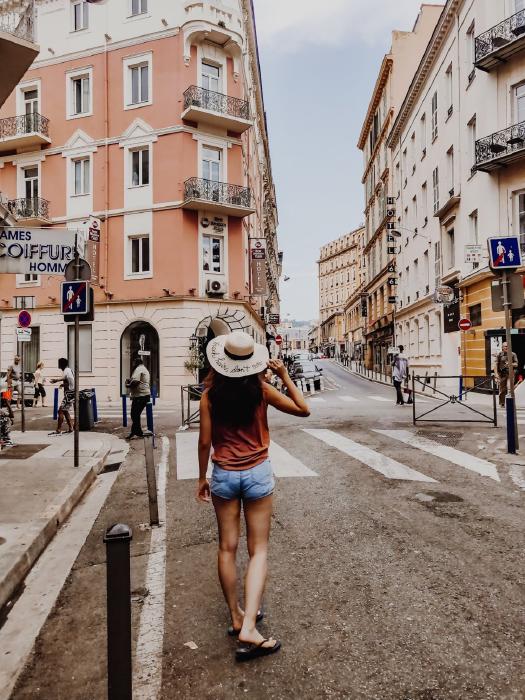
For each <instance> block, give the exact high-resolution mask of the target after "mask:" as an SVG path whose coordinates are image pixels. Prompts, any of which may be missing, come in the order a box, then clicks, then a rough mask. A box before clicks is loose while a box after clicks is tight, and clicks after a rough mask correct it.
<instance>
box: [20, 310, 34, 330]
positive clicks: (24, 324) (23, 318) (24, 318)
mask: <svg viewBox="0 0 525 700" xmlns="http://www.w3.org/2000/svg"><path fill="white" fill-rule="evenodd" d="M18 325H19V326H20V328H29V326H30V325H31V314H30V313H29V311H25V310H24V311H21V312H20V313H19V314H18Z"/></svg>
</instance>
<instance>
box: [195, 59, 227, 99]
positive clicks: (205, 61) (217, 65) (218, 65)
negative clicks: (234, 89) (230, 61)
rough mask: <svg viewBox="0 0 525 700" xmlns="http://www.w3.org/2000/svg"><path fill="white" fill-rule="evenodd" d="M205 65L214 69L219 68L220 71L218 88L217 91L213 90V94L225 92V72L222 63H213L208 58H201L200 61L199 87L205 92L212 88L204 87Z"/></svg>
mask: <svg viewBox="0 0 525 700" xmlns="http://www.w3.org/2000/svg"><path fill="white" fill-rule="evenodd" d="M204 65H208V66H212V67H213V68H217V70H218V71H219V78H218V87H217V90H212V92H220V93H222V92H223V89H222V85H223V75H224V70H223V68H224V67H223V66H222V64H221V63H218V62H217V61H213V60H211V59H210V58H207V57H206V56H202V57H201V61H200V74H199V86H200V87H202V88H203V89H205V90H209V89H210V88H205V87H204V75H203V72H204Z"/></svg>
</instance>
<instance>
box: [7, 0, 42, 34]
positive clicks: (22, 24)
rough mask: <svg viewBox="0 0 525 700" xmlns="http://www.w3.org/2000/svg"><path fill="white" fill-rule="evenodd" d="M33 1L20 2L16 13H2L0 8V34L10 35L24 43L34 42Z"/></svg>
mask: <svg viewBox="0 0 525 700" xmlns="http://www.w3.org/2000/svg"><path fill="white" fill-rule="evenodd" d="M34 13H35V3H34V0H25V1H24V2H22V0H21V1H20V9H19V10H18V11H13V10H12V11H10V12H7V11H4V10H3V9H2V8H1V7H0V32H6V33H7V34H12V35H13V36H16V37H18V38H19V39H25V41H31V42H32V41H33V40H34Z"/></svg>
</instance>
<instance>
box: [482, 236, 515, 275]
mask: <svg viewBox="0 0 525 700" xmlns="http://www.w3.org/2000/svg"><path fill="white" fill-rule="evenodd" d="M488 246H489V264H490V267H491V269H492V270H493V271H496V272H498V271H503V270H515V269H516V268H518V267H520V266H521V249H520V239H519V238H518V236H498V237H495V238H489V239H488Z"/></svg>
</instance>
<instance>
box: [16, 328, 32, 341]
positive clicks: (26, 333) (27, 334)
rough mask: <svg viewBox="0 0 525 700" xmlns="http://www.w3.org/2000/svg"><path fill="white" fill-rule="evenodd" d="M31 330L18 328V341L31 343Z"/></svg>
mask: <svg viewBox="0 0 525 700" xmlns="http://www.w3.org/2000/svg"><path fill="white" fill-rule="evenodd" d="M31 335H32V332H31V328H17V329H16V339H17V340H18V342H19V343H30V342H31Z"/></svg>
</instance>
